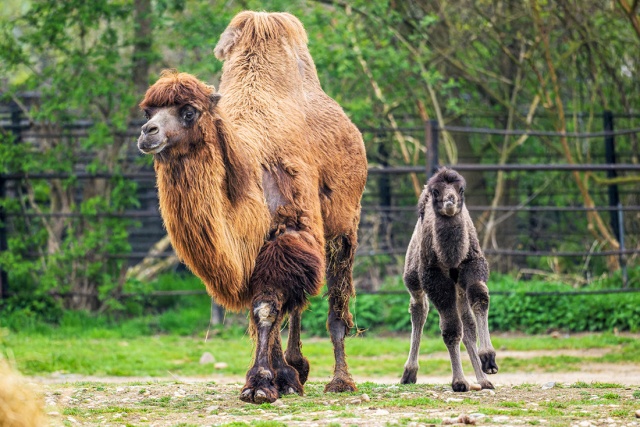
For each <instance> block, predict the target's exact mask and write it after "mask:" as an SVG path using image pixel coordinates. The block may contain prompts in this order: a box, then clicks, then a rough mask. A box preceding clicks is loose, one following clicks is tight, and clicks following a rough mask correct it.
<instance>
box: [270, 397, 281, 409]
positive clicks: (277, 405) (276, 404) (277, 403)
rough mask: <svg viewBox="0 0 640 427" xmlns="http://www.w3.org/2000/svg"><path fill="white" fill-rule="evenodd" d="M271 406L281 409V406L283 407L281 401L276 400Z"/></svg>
mask: <svg viewBox="0 0 640 427" xmlns="http://www.w3.org/2000/svg"><path fill="white" fill-rule="evenodd" d="M271 405H272V406H275V407H281V406H283V405H284V403H282V400H280V399H277V400H276V401H275V402H273V403H272V404H271Z"/></svg>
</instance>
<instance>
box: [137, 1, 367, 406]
mask: <svg viewBox="0 0 640 427" xmlns="http://www.w3.org/2000/svg"><path fill="white" fill-rule="evenodd" d="M306 40H307V36H306V33H305V31H304V28H303V27H302V24H301V23H300V21H298V20H297V19H296V18H295V17H293V16H292V15H289V14H286V13H269V14H268V13H256V12H242V13H240V14H238V15H237V16H236V17H235V18H234V19H233V20H232V21H231V23H230V24H229V27H228V28H227V29H226V30H225V32H224V33H223V34H222V35H221V37H220V41H219V43H218V46H217V47H216V49H215V53H216V56H218V58H220V59H223V60H224V61H225V64H224V68H223V75H222V78H221V82H220V94H216V93H215V92H214V89H213V88H212V87H211V86H207V85H205V84H204V83H202V82H200V81H198V80H197V79H196V78H195V77H193V76H190V75H188V74H184V73H177V72H165V73H164V74H163V75H162V76H161V78H160V79H159V80H158V82H157V83H155V84H154V85H153V86H152V87H151V88H150V89H149V90H148V91H147V94H146V96H145V99H144V100H143V101H142V103H141V104H140V105H141V107H142V108H143V109H144V110H145V112H146V114H147V115H148V116H149V117H150V120H149V122H148V123H147V124H145V125H144V126H143V128H142V135H141V137H140V139H139V140H138V146H139V147H140V149H141V151H143V152H145V153H149V154H154V157H155V162H154V165H155V169H156V174H157V181H158V193H159V198H160V209H161V212H162V216H163V219H164V222H165V225H166V227H167V231H168V233H169V236H170V237H171V241H172V244H173V246H174V248H175V250H176V253H177V254H178V255H179V256H180V257H181V258H182V259H183V260H184V262H185V263H186V264H187V265H188V266H189V268H190V269H191V270H192V271H194V273H196V274H197V275H198V276H199V277H200V278H202V280H203V281H204V283H205V285H206V287H207V289H208V291H209V292H210V294H211V295H213V296H214V297H215V298H216V299H217V301H218V302H220V303H221V304H222V305H224V306H225V307H227V308H230V309H234V310H239V309H243V308H249V309H250V310H251V316H250V319H251V330H252V335H253V336H254V337H255V340H256V352H255V359H254V364H253V367H252V368H251V369H250V370H249V372H248V373H247V384H246V385H245V387H244V389H243V391H242V393H241V396H240V398H241V399H242V400H245V401H247V402H253V403H261V402H264V401H270V402H272V401H274V400H275V399H277V398H278V396H279V395H280V394H285V393H299V394H302V392H303V387H302V384H303V383H304V381H305V380H306V378H307V375H308V372H309V363H308V361H307V359H306V358H304V357H303V356H302V353H301V347H302V345H301V342H300V316H301V313H302V310H303V309H304V307H305V306H306V304H307V297H308V296H309V295H316V294H317V293H318V292H319V290H320V287H321V282H322V278H323V273H324V270H325V265H326V270H327V272H328V286H329V295H330V298H329V299H330V308H329V320H328V322H327V325H328V328H329V331H330V333H331V336H332V341H333V343H334V351H335V355H336V368H335V375H334V379H333V380H332V381H331V382H330V383H329V384H328V385H327V388H326V390H327V391H351V390H355V384H354V383H353V380H352V379H351V377H350V375H349V373H348V369H347V364H346V359H345V354H344V342H343V341H344V337H345V335H346V334H347V333H348V331H349V329H350V328H351V326H352V321H351V314H350V313H349V310H348V301H349V297H350V296H351V295H352V294H353V284H352V279H351V270H352V265H353V256H354V253H355V247H356V234H357V226H358V221H359V215H360V197H361V195H362V191H363V189H364V184H365V181H366V157H365V152H364V145H363V143H362V138H361V136H360V134H359V132H358V130H357V129H356V128H355V126H354V125H353V124H352V123H351V122H350V121H349V119H348V118H347V117H346V115H345V114H344V112H343V111H342V109H341V108H340V107H339V106H338V104H336V103H335V101H333V100H332V99H331V98H329V97H328V96H327V95H326V94H324V92H322V89H321V87H320V83H319V81H318V78H317V74H316V72H315V66H314V64H313V60H312V59H311V56H310V55H309V52H308V49H307V46H306ZM325 246H326V247H328V248H333V250H330V251H328V253H327V255H326V256H325ZM287 314H288V315H289V319H290V322H289V340H288V346H287V350H286V352H285V353H283V351H282V348H281V339H280V333H279V332H280V324H281V322H282V319H283V318H284V316H286V315H287Z"/></svg>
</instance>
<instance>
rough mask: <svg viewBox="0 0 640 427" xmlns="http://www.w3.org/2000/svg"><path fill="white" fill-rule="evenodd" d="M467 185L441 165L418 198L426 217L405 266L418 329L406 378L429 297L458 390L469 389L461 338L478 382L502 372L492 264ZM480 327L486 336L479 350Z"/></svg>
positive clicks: (410, 379)
mask: <svg viewBox="0 0 640 427" xmlns="http://www.w3.org/2000/svg"><path fill="white" fill-rule="evenodd" d="M465 186H466V183H465V180H464V178H463V177H462V176H461V175H460V174H459V173H457V172H456V171H454V170H452V169H447V168H441V169H440V170H439V171H438V172H437V173H436V174H435V175H434V176H433V177H431V179H429V182H428V183H427V186H426V187H425V189H424V190H423V192H422V194H421V195H420V200H419V201H418V208H419V212H420V217H419V219H418V223H417V224H416V228H415V229H414V231H413V236H412V237H411V242H410V243H409V248H408V249H407V257H406V261H405V269H404V283H405V286H406V287H407V289H408V290H409V293H410V294H411V302H410V304H409V312H410V313H411V326H412V331H411V349H410V351H409V358H408V359H407V363H406V364H405V366H404V373H403V375H402V380H401V383H402V384H413V383H415V382H416V377H417V373H418V352H419V351H420V337H421V335H422V329H423V327H424V323H425V321H426V319H427V314H428V313H429V304H428V302H427V297H428V298H429V299H430V300H431V302H432V303H433V305H434V306H435V307H436V309H437V310H438V313H439V314H440V329H441V330H442V338H443V339H444V343H445V345H446V346H447V350H449V357H450V359H451V368H452V370H453V380H452V383H451V386H452V388H453V391H468V390H469V383H468V382H467V380H466V379H465V378H464V374H463V372H462V364H461V362H460V339H461V338H462V342H463V343H464V345H465V347H466V348H467V352H468V353H469V358H470V359H471V365H472V366H473V370H474V371H475V374H476V379H477V380H478V384H480V386H481V387H482V388H489V389H492V388H493V384H491V382H490V381H489V380H488V379H487V376H486V375H485V373H487V374H495V373H497V372H498V365H496V360H495V359H496V352H495V350H494V349H493V345H492V344H491V337H490V336H489V326H488V322H487V317H488V313H489V289H488V288H487V285H486V283H487V280H488V278H489V266H488V264H487V261H486V260H485V258H484V255H483V254H482V249H481V248H480V244H479V242H478V236H477V233H476V229H475V227H474V226H473V222H472V221H471V217H470V216H469V211H468V210H467V207H466V206H465V204H464V189H465ZM476 327H477V331H476ZM476 332H477V333H478V335H479V338H480V351H479V353H478V349H477V345H476V339H477V337H478V335H476Z"/></svg>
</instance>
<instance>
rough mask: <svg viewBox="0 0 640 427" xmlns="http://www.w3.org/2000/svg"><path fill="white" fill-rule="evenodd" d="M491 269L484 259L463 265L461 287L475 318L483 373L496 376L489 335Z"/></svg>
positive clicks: (494, 354)
mask: <svg viewBox="0 0 640 427" xmlns="http://www.w3.org/2000/svg"><path fill="white" fill-rule="evenodd" d="M488 278H489V267H488V265H487V262H486V261H485V260H484V258H478V259H473V260H471V261H467V262H465V263H463V264H462V266H461V268H460V280H459V283H460V285H461V286H462V287H463V288H464V289H465V290H466V294H467V300H468V301H469V305H470V306H471V310H472V311H473V314H474V316H475V320H476V326H477V329H478V337H479V341H480V350H479V354H478V355H479V357H480V361H481V362H482V371H483V372H484V373H486V374H496V373H497V372H498V365H497V363H496V351H495V350H494V348H493V345H492V344H491V335H490V333H489V288H488V287H487V285H486V283H487V279H488Z"/></svg>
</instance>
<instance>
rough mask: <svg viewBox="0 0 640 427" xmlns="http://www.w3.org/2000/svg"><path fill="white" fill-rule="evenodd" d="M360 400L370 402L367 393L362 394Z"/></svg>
mask: <svg viewBox="0 0 640 427" xmlns="http://www.w3.org/2000/svg"><path fill="white" fill-rule="evenodd" d="M360 399H362V401H363V402H371V398H370V397H369V395H368V394H367V393H364V394H363V395H362V396H360Z"/></svg>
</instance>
